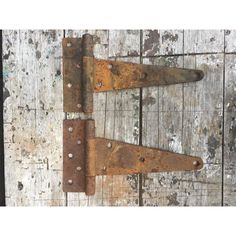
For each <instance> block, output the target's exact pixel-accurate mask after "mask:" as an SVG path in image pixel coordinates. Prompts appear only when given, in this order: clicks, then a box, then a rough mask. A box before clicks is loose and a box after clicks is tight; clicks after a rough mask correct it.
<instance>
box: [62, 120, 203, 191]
mask: <svg viewBox="0 0 236 236" xmlns="http://www.w3.org/2000/svg"><path fill="white" fill-rule="evenodd" d="M63 127H64V137H63V140H64V145H63V147H64V148H63V160H64V163H63V186H64V188H63V189H64V191H65V192H85V193H86V195H94V194H95V180H96V176H98V175H128V174H138V173H151V172H172V171H191V170H199V169H201V168H202V167H203V162H202V159H201V158H199V157H193V156H188V155H183V154H177V153H173V152H169V151H164V150H160V149H157V148H147V147H143V146H138V145H133V144H128V143H124V142H119V141H114V140H109V139H105V138H96V137H95V136H94V135H95V123H94V120H91V119H90V120H80V119H76V120H64V125H63Z"/></svg>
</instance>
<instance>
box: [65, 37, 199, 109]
mask: <svg viewBox="0 0 236 236" xmlns="http://www.w3.org/2000/svg"><path fill="white" fill-rule="evenodd" d="M63 68H64V69H63V75H64V86H63V91H64V111H65V112H81V111H83V112H85V113H92V112H93V92H104V91H111V90H120V89H132V88H142V87H149V86H160V85H170V84H178V83H186V82H194V81H198V80H201V79H202V78H203V72H202V71H201V70H192V69H184V68H170V67H163V66H157V65H143V64H136V63H129V62H124V61H111V60H100V59H95V58H94V56H93V37H92V36H91V35H89V34H85V35H83V37H82V38H65V39H63Z"/></svg>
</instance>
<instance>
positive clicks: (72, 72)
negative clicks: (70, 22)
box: [63, 34, 203, 195]
mask: <svg viewBox="0 0 236 236" xmlns="http://www.w3.org/2000/svg"><path fill="white" fill-rule="evenodd" d="M63 75H64V83H63V84H64V85H63V91H64V92H63V93H64V112H84V113H92V112H93V92H104V91H110V90H119V89H131V88H140V87H148V86H159V85H169V84H177V83H184V82H194V81H198V80H200V79H202V78H203V72H202V71H200V70H189V69H182V68H168V67H161V66H153V65H141V64H135V63H127V62H117V61H109V60H99V59H95V58H94V56H93V37H92V36H91V35H89V34H85V35H83V37H82V38H65V39H64V40H63ZM202 166H203V162H202V159H201V158H199V157H193V156H188V155H183V154H177V153H173V152H169V151H164V150H160V149H157V148H147V147H143V146H138V145H133V144H128V143H124V142H119V141H115V140H109V139H105V138H97V137H95V123H94V120H91V119H88V120H80V119H74V120H64V122H63V190H64V191H65V192H85V193H86V194H87V195H93V194H94V193H95V177H96V176H97V175H126V174H135V173H148V172H166V171H168V172H169V171H187V170H198V169H201V168H202Z"/></svg>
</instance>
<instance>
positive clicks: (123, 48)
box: [109, 30, 140, 57]
mask: <svg viewBox="0 0 236 236" xmlns="http://www.w3.org/2000/svg"><path fill="white" fill-rule="evenodd" d="M139 55H140V31H139V30H110V31H109V57H121V56H129V57H135V56H139Z"/></svg>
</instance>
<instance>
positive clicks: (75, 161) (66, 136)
mask: <svg viewBox="0 0 236 236" xmlns="http://www.w3.org/2000/svg"><path fill="white" fill-rule="evenodd" d="M85 122H86V121H85V120H64V122H63V191H64V192H85V159H84V156H85V143H84V135H85V131H84V130H85Z"/></svg>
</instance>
